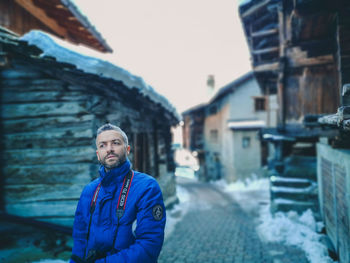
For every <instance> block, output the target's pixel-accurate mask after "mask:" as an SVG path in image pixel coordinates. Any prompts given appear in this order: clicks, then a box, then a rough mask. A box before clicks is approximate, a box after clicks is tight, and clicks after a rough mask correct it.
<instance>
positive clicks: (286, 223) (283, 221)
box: [214, 177, 334, 263]
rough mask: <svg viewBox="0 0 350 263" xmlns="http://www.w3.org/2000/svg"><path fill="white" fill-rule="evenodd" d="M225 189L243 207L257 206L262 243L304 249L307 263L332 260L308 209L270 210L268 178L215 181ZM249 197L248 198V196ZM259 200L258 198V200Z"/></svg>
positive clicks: (253, 207)
mask: <svg viewBox="0 0 350 263" xmlns="http://www.w3.org/2000/svg"><path fill="white" fill-rule="evenodd" d="M214 184H215V185H217V186H218V187H220V188H221V189H224V191H225V192H227V193H229V194H230V195H231V196H232V197H233V198H234V199H235V200H236V201H237V202H238V203H239V205H240V206H241V207H242V209H244V210H245V211H247V210H250V211H251V210H252V209H259V224H258V226H257V232H258V234H259V236H260V239H261V240H262V241H265V242H282V243H285V244H286V245H294V246H297V247H299V248H301V249H302V250H304V252H305V254H306V256H307V258H308V259H309V261H310V263H331V262H334V261H333V260H332V259H331V258H330V257H329V256H328V252H327V248H326V246H325V245H324V244H322V243H321V241H320V240H321V238H322V235H321V234H318V233H317V232H318V231H319V230H320V229H321V228H322V226H323V223H322V222H316V221H315V218H314V216H313V214H312V211H311V210H307V211H305V212H304V213H303V214H302V215H298V214H297V213H296V212H294V211H290V212H288V213H282V212H277V213H275V215H272V214H271V213H270V204H269V181H268V179H267V178H264V179H257V178H256V177H253V179H247V180H246V181H244V182H242V181H238V182H236V183H232V184H227V183H226V182H225V181H224V180H220V181H218V182H215V183H214ZM252 193H254V197H256V195H257V194H258V195H259V196H260V198H262V199H263V200H262V202H263V203H265V202H266V205H264V206H259V203H258V202H257V200H256V198H252V196H251V194H252ZM249 196H250V198H249ZM260 200H261V199H260Z"/></svg>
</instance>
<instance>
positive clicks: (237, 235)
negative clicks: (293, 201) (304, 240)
mask: <svg viewBox="0 0 350 263" xmlns="http://www.w3.org/2000/svg"><path fill="white" fill-rule="evenodd" d="M177 180H178V183H179V185H180V186H182V187H184V188H185V189H186V190H187V191H188V192H189V194H190V198H191V199H190V200H191V201H190V205H189V207H188V212H187V213H186V214H185V216H184V217H183V219H182V220H181V221H180V222H179V223H177V225H176V226H175V229H174V231H173V232H172V233H171V234H170V236H169V237H168V238H167V239H166V240H165V243H164V246H163V249H162V251H161V254H160V257H159V260H158V262H159V263H190V262H191V263H192V262H198V263H221V262H222V263H224V262H227V263H229V262H230V263H260V262H269V263H270V262H271V263H307V262H308V260H307V259H306V257H305V254H304V252H303V251H301V250H300V249H298V248H296V247H290V246H289V247H287V246H284V245H282V244H278V243H276V244H271V243H269V244H266V243H263V242H261V241H260V239H259V236H258V234H257V233H256V224H257V221H256V219H257V215H258V213H257V211H253V212H251V213H247V212H245V211H244V210H242V209H241V208H240V206H239V205H238V204H237V203H236V202H235V201H234V200H232V198H231V197H230V196H228V195H226V194H225V193H223V192H221V191H220V190H219V189H218V188H216V187H214V186H212V185H210V184H206V183H200V182H194V181H190V180H188V179H181V178H177Z"/></svg>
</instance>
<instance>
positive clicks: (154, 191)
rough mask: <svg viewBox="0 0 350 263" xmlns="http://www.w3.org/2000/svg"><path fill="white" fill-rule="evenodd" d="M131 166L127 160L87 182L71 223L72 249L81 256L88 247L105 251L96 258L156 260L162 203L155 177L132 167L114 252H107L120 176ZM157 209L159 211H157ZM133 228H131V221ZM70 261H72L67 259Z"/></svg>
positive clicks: (114, 225) (120, 261)
mask: <svg viewBox="0 0 350 263" xmlns="http://www.w3.org/2000/svg"><path fill="white" fill-rule="evenodd" d="M130 167H131V164H130V162H129V160H127V161H126V162H124V163H123V164H122V165H121V166H119V167H117V168H114V169H112V170H111V171H109V172H108V173H106V172H105V169H104V167H103V166H101V168H100V177H99V178H98V179H96V180H94V181H93V182H91V183H90V184H88V185H87V186H86V187H85V188H84V190H83V192H82V194H81V196H80V200H79V203H78V206H77V210H76V213H75V220H74V225H73V240H74V246H73V251H72V253H73V254H74V255H76V256H78V257H80V258H84V255H85V253H87V251H89V250H91V249H95V250H99V251H105V252H107V256H106V257H105V258H102V259H99V260H97V261H96V262H97V263H101V262H118V263H123V262H125V263H126V262H127V263H133V262H135V263H141V262H142V263H148V262H149V263H151V262H152V263H153V262H157V258H158V256H159V253H160V250H161V247H162V245H163V240H164V227H165V220H166V218H165V207H164V203H163V197H162V193H161V190H160V188H159V185H158V183H157V181H156V180H155V179H154V178H152V177H151V176H149V175H146V174H144V173H139V172H136V171H134V177H133V180H132V183H131V186H130V190H129V194H128V197H127V202H126V207H125V212H124V215H123V216H122V217H121V219H120V220H119V227H118V233H117V237H116V241H115V249H116V251H117V252H116V253H115V252H114V254H112V253H111V250H112V246H113V239H114V235H115V232H116V228H117V221H118V219H117V215H116V208H117V203H118V198H119V194H120V191H121V188H122V185H123V180H124V177H125V176H126V175H127V173H128V172H129V170H130ZM100 182H101V188H100V191H99V194H98V197H97V202H96V208H95V211H94V213H93V214H92V222H91V227H90V235H89V240H88V241H87V240H86V237H87V232H88V225H89V218H90V211H89V210H90V205H91V200H92V198H93V195H94V193H95V190H96V188H97V186H98V185H99V183H100ZM159 212H162V214H160V213H159ZM135 221H136V229H135V231H133V224H134V225H135V223H134V222H135ZM71 262H74V261H73V260H71Z"/></svg>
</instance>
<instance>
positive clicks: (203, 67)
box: [74, 0, 251, 113]
mask: <svg viewBox="0 0 350 263" xmlns="http://www.w3.org/2000/svg"><path fill="white" fill-rule="evenodd" d="M74 2H75V4H76V5H77V6H78V7H79V8H80V9H81V11H82V13H83V14H84V15H86V16H87V17H88V19H89V21H90V22H91V23H92V24H93V25H94V26H95V28H96V29H97V30H98V31H99V32H100V33H101V34H102V36H103V37H104V38H105V40H106V41H107V43H108V44H109V45H110V46H111V47H112V49H113V50H114V52H113V54H112V55H111V56H109V60H111V61H112V62H113V63H114V64H116V65H117V66H120V67H123V68H125V69H126V70H128V71H129V72H130V73H132V74H134V75H137V76H140V77H142V78H143V79H144V80H145V82H146V83H147V84H149V85H151V86H152V87H153V88H154V89H155V90H156V91H157V92H158V93H160V94H161V95H163V96H165V97H166V98H167V99H168V100H169V101H170V103H171V104H173V105H174V106H175V107H176V108H177V110H178V112H179V113H181V112H182V111H184V110H186V109H188V108H190V107H192V106H195V105H197V104H199V103H202V102H206V101H207V99H208V92H207V85H206V81H207V77H208V75H210V74H212V75H214V76H215V81H216V89H219V88H221V87H222V86H224V85H225V84H227V83H229V82H231V81H233V80H235V79H236V78H238V77H239V76H241V75H243V74H245V73H246V72H248V71H249V70H251V66H250V60H249V52H248V46H247V42H246V39H245V37H244V34H243V30H242V23H241V21H240V19H239V16H238V6H237V0H215V1H214V0H176V1H174V0H173V1H169V0H148V1H145V0H128V1H125V0H123V1H122V0H99V1H96V0H74Z"/></svg>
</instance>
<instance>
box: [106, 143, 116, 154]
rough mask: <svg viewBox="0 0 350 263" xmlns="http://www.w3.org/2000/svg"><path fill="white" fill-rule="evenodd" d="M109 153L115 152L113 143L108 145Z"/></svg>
mask: <svg viewBox="0 0 350 263" xmlns="http://www.w3.org/2000/svg"><path fill="white" fill-rule="evenodd" d="M106 150H107V152H113V151H114V149H113V145H112V144H111V143H108V144H107V149H106Z"/></svg>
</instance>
